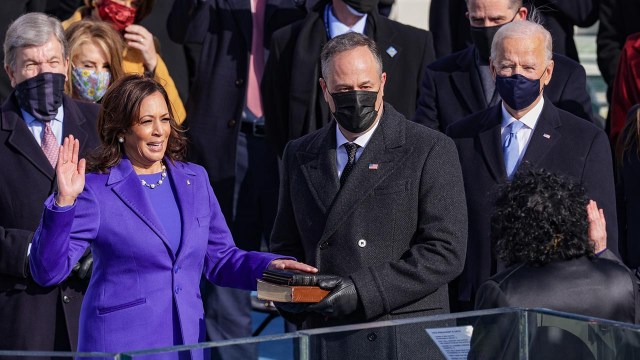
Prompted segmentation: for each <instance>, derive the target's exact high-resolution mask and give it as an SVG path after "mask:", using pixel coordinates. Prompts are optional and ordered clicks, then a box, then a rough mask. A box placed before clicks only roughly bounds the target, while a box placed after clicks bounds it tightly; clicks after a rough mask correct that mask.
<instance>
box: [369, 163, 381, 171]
mask: <svg viewBox="0 0 640 360" xmlns="http://www.w3.org/2000/svg"><path fill="white" fill-rule="evenodd" d="M378 167H379V165H378V164H369V170H378Z"/></svg>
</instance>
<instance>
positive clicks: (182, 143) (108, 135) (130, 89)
mask: <svg viewBox="0 0 640 360" xmlns="http://www.w3.org/2000/svg"><path fill="white" fill-rule="evenodd" d="M155 93H160V94H162V97H163V98H164V100H165V101H166V102H167V109H168V110H169V116H170V117H171V120H170V122H169V123H170V125H171V133H170V134H169V140H168V143H167V151H166V153H165V156H167V157H169V159H171V160H172V161H181V160H183V159H184V157H185V154H186V149H187V148H186V145H187V140H186V137H185V136H184V134H183V130H182V129H181V128H180V127H179V125H178V124H177V123H176V121H175V119H174V117H173V112H172V111H171V108H172V107H171V103H170V102H169V97H168V96H167V92H166V91H165V90H164V87H162V85H160V84H159V83H158V82H157V81H155V80H154V79H152V78H149V77H145V76H142V75H127V76H125V77H123V78H120V80H118V81H116V82H115V83H114V84H113V85H111V86H110V87H109V89H108V90H107V93H106V94H105V95H104V98H103V99H102V108H101V109H100V112H99V113H98V135H99V137H100V142H101V144H100V146H99V147H98V148H97V149H96V150H95V151H94V152H93V153H92V154H91V155H90V156H89V158H88V169H89V171H92V172H99V173H105V172H108V171H109V169H110V168H111V167H113V166H115V165H117V164H118V163H119V162H120V159H122V156H123V155H124V144H122V143H119V142H118V137H120V136H122V135H124V134H125V133H126V132H127V131H129V129H131V126H133V125H134V124H135V123H137V122H138V121H139V117H140V105H141V104H142V101H143V100H144V99H145V98H147V97H148V96H150V95H153V94H155Z"/></svg>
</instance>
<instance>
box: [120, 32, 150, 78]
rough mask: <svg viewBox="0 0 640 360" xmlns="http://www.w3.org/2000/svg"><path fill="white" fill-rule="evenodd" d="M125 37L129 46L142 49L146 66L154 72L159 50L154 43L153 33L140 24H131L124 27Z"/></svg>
mask: <svg viewBox="0 0 640 360" xmlns="http://www.w3.org/2000/svg"><path fill="white" fill-rule="evenodd" d="M124 31H125V33H124V39H125V41H126V42H127V45H129V47H132V48H134V49H138V50H140V52H141V53H142V56H143V58H144V68H145V69H146V70H147V71H150V72H154V71H155V70H156V65H158V52H157V51H156V46H155V44H154V43H153V35H152V34H151V33H150V32H149V31H148V30H147V29H145V28H144V27H143V26H140V25H135V24H134V25H129V26H127V28H126V29H124Z"/></svg>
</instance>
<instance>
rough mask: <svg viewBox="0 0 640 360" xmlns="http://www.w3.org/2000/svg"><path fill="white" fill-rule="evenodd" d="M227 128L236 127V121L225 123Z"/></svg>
mask: <svg viewBox="0 0 640 360" xmlns="http://www.w3.org/2000/svg"><path fill="white" fill-rule="evenodd" d="M227 126H228V127H230V128H232V127H234V126H236V121H235V120H234V119H231V120H229V122H228V123H227Z"/></svg>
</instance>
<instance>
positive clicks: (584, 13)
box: [525, 0, 599, 61]
mask: <svg viewBox="0 0 640 360" xmlns="http://www.w3.org/2000/svg"><path fill="white" fill-rule="evenodd" d="M527 3H529V4H527ZM598 3H599V0H562V1H557V0H528V1H527V0H525V5H527V7H528V8H529V12H531V9H532V8H534V9H537V10H538V11H539V12H540V15H541V17H542V26H544V27H545V29H547V30H549V32H550V33H551V38H552V39H553V51H554V52H555V53H558V54H562V55H565V56H567V57H568V58H570V59H573V60H575V61H580V60H579V58H578V49H577V48H576V43H575V41H574V40H573V33H574V31H573V28H574V26H578V27H589V26H591V25H593V24H595V22H596V21H598Z"/></svg>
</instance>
